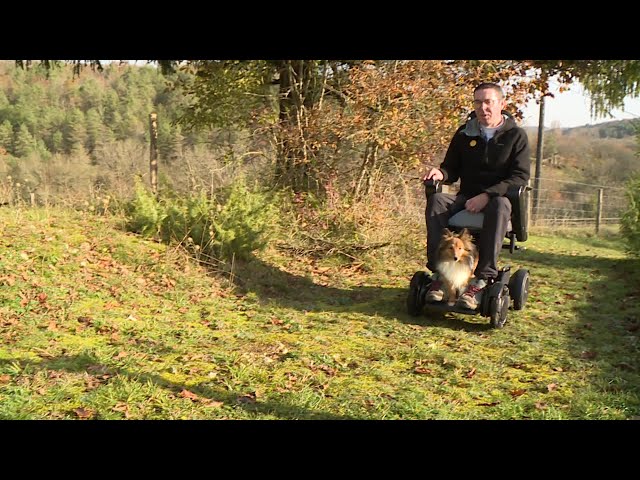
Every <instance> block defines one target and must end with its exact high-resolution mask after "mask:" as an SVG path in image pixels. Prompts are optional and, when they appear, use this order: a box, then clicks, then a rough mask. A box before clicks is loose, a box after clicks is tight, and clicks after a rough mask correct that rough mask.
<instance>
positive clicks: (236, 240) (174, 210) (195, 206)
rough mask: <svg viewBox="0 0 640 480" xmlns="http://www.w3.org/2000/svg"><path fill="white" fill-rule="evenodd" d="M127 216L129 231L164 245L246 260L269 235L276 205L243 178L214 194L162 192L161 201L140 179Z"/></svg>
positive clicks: (273, 221)
mask: <svg viewBox="0 0 640 480" xmlns="http://www.w3.org/2000/svg"><path fill="white" fill-rule="evenodd" d="M127 218H128V221H127V228H128V229H129V230H131V231H133V232H136V233H140V234H142V235H145V236H150V237H159V238H160V239H161V240H162V241H163V242H165V243H171V242H178V243H182V244H184V245H185V246H187V247H189V248H193V249H195V250H196V251H198V252H199V253H204V254H205V255H208V256H210V257H213V258H216V259H218V260H230V259H232V258H234V257H236V258H242V259H247V258H249V257H250V255H251V252H253V251H254V250H258V249H262V248H264V247H265V246H266V245H267V243H268V241H269V239H270V238H271V233H272V230H273V226H274V225H275V221H276V208H275V206H274V205H273V204H272V203H271V201H270V199H269V197H268V196H267V195H266V194H264V193H261V192H259V191H257V190H250V189H249V188H248V187H247V185H246V184H245V183H244V181H243V180H236V182H234V184H233V185H232V186H231V187H229V188H227V189H225V190H221V191H220V192H218V193H217V194H216V195H214V196H213V197H211V198H210V197H208V196H207V195H206V194H205V193H203V192H201V193H199V194H197V195H193V196H190V197H187V198H184V197H178V196H175V195H173V194H172V193H171V191H169V190H164V191H163V192H162V194H161V195H159V197H158V199H156V198H155V197H154V196H153V195H152V194H151V193H150V192H149V191H148V190H147V189H145V188H144V186H143V185H142V183H141V182H140V181H139V180H137V181H136V188H135V198H134V199H133V200H132V201H131V202H130V204H129V207H128V209H127Z"/></svg>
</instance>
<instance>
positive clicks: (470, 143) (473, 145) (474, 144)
mask: <svg viewBox="0 0 640 480" xmlns="http://www.w3.org/2000/svg"><path fill="white" fill-rule="evenodd" d="M477 143H478V142H476V141H475V140H471V141H470V142H469V145H471V146H472V147H475V146H476V144H477Z"/></svg>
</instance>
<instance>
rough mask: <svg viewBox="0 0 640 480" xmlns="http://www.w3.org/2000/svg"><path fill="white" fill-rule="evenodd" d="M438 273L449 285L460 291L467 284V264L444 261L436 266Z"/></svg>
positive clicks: (469, 274)
mask: <svg viewBox="0 0 640 480" xmlns="http://www.w3.org/2000/svg"><path fill="white" fill-rule="evenodd" d="M438 272H440V275H442V276H443V277H444V278H446V279H447V281H448V282H449V283H450V284H451V286H452V287H454V288H456V289H458V290H460V289H462V288H463V287H464V286H466V285H467V283H468V282H469V277H470V276H471V271H470V269H469V265H468V264H467V262H464V261H463V262H454V261H445V262H440V264H439V265H438Z"/></svg>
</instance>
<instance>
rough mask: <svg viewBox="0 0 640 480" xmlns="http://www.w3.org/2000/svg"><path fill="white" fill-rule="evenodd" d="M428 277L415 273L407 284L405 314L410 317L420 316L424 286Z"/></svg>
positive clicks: (423, 273) (424, 273) (424, 274)
mask: <svg viewBox="0 0 640 480" xmlns="http://www.w3.org/2000/svg"><path fill="white" fill-rule="evenodd" d="M428 280H429V276H428V275H427V273H426V272H422V271H420V272H416V273H414V274H413V277H411V283H409V294H408V295H407V312H409V315H411V316H412V317H417V316H418V315H420V314H422V308H423V307H424V291H425V289H424V286H425V285H426V284H427V283H428Z"/></svg>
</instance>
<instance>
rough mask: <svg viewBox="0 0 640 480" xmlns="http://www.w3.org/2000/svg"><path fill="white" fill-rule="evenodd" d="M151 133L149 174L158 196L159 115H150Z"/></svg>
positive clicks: (152, 189) (153, 113)
mask: <svg viewBox="0 0 640 480" xmlns="http://www.w3.org/2000/svg"><path fill="white" fill-rule="evenodd" d="M149 131H150V134H151V135H150V137H151V145H150V158H149V170H150V171H149V173H150V179H151V191H152V192H153V194H154V195H157V194H158V114H157V113H155V112H152V113H150V114H149Z"/></svg>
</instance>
